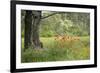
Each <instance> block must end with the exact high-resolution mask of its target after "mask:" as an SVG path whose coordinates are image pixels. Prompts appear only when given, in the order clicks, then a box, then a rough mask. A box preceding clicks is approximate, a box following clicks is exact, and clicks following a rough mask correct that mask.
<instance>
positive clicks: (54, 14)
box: [41, 12, 59, 19]
mask: <svg viewBox="0 0 100 73" xmlns="http://www.w3.org/2000/svg"><path fill="white" fill-rule="evenodd" d="M58 13H59V12H56V13H52V14H50V15H47V16H44V17H41V19H45V18H48V17H50V16H53V15H55V14H58Z"/></svg>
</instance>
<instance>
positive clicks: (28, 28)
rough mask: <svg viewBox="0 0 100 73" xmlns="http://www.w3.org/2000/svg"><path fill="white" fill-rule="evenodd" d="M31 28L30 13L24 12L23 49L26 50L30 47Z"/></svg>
mask: <svg viewBox="0 0 100 73" xmlns="http://www.w3.org/2000/svg"><path fill="white" fill-rule="evenodd" d="M31 26H32V11H29V10H26V15H25V30H24V48H25V49H27V48H29V46H30V45H31Z"/></svg>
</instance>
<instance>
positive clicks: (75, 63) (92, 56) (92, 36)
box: [16, 5, 94, 69]
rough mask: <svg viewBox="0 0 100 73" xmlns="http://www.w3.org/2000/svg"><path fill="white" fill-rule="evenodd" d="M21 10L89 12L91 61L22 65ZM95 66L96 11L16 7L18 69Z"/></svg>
mask: <svg viewBox="0 0 100 73" xmlns="http://www.w3.org/2000/svg"><path fill="white" fill-rule="evenodd" d="M21 9H26V10H48V11H59V12H60V11H61V12H86V13H87V12H88V13H90V24H91V25H90V31H91V32H90V48H91V50H90V60H80V61H57V62H38V63H21V37H20V36H21ZM87 64H94V9H84V8H69V7H52V6H35V5H16V68H17V69H23V68H39V67H54V66H72V65H87Z"/></svg>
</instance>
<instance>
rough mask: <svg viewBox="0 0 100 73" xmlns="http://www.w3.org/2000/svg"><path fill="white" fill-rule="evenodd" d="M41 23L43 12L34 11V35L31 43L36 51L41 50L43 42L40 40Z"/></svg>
mask: <svg viewBox="0 0 100 73" xmlns="http://www.w3.org/2000/svg"><path fill="white" fill-rule="evenodd" d="M40 21H41V11H32V35H31V42H32V46H33V48H35V49H39V48H41V42H40V39H39V26H40Z"/></svg>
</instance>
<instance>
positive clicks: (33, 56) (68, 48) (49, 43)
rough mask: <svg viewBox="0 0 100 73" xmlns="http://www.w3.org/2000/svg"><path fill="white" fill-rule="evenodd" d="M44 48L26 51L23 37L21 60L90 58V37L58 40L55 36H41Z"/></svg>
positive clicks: (39, 60)
mask: <svg viewBox="0 0 100 73" xmlns="http://www.w3.org/2000/svg"><path fill="white" fill-rule="evenodd" d="M40 40H41V42H42V43H43V47H44V49H32V48H29V49H27V50H26V51H25V52H24V51H23V48H24V40H23V39H22V53H21V54H22V56H21V62H46V61H68V60H86V59H89V58H90V46H89V45H90V42H89V41H90V40H89V37H88V36H87V37H80V40H72V41H65V42H61V41H57V40H55V39H54V37H49V38H46V37H45V38H44V37H41V38H40Z"/></svg>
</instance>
